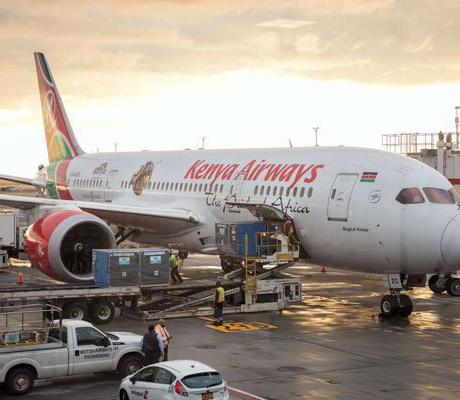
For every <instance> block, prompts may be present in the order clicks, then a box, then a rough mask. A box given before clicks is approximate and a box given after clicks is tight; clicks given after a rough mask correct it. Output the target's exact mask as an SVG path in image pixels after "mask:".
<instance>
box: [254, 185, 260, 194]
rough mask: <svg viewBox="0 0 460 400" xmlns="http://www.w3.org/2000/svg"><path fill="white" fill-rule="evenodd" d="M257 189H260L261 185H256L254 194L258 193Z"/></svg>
mask: <svg viewBox="0 0 460 400" xmlns="http://www.w3.org/2000/svg"><path fill="white" fill-rule="evenodd" d="M257 189H259V186H257V185H256V187H255V188H254V194H257Z"/></svg>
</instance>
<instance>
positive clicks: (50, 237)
mask: <svg viewBox="0 0 460 400" xmlns="http://www.w3.org/2000/svg"><path fill="white" fill-rule="evenodd" d="M115 247H116V242H115V237H114V235H113V232H112V230H111V229H110V228H109V226H108V225H107V224H106V223H105V222H104V221H103V220H101V219H100V218H98V217H96V216H94V215H92V214H88V213H86V212H83V211H81V210H79V209H76V210H60V211H52V212H49V213H47V214H45V215H43V216H42V217H40V218H39V219H38V220H37V221H35V223H34V224H33V225H31V226H30V227H29V229H28V230H27V232H26V234H25V236H24V249H25V251H26V253H27V255H28V258H29V260H30V262H31V263H32V266H33V267H35V268H37V269H39V270H40V271H41V272H43V273H44V274H46V275H48V276H50V277H52V278H54V279H58V280H61V281H63V282H90V281H91V280H92V279H93V274H92V251H93V249H112V248H115Z"/></svg>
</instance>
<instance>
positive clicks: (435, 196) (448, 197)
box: [423, 187, 455, 204]
mask: <svg viewBox="0 0 460 400" xmlns="http://www.w3.org/2000/svg"><path fill="white" fill-rule="evenodd" d="M423 191H424V192H425V194H426V197H427V198H428V201H429V202H430V203H437V204H455V200H454V198H453V197H452V194H451V193H450V192H448V191H447V190H444V189H438V188H426V187H425V188H423Z"/></svg>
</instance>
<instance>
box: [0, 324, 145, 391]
mask: <svg viewBox="0 0 460 400" xmlns="http://www.w3.org/2000/svg"><path fill="white" fill-rule="evenodd" d="M141 347H142V336H141V335H136V334H133V333H127V332H110V333H108V332H107V333H106V332H103V331H101V330H99V329H97V328H96V327H95V326H93V325H92V324H90V323H89V322H86V321H77V320H63V321H62V326H56V327H52V328H51V329H50V331H49V336H48V340H47V343H42V344H21V345H13V346H5V347H4V348H0V383H4V384H5V385H6V388H7V390H8V391H9V392H10V393H11V394H25V393H27V392H29V391H30V390H31V389H32V387H33V384H34V381H35V379H43V378H56V377H60V376H70V375H79V374H88V373H95V372H107V371H117V372H119V373H120V374H121V375H122V376H123V377H124V376H126V375H130V374H132V373H134V372H136V371H137V370H138V369H139V368H141V367H142V365H143V354H142V352H141Z"/></svg>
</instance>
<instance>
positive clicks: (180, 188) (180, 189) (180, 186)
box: [179, 183, 182, 192]
mask: <svg viewBox="0 0 460 400" xmlns="http://www.w3.org/2000/svg"><path fill="white" fill-rule="evenodd" d="M179 191H181V192H182V183H181V184H180V185H179Z"/></svg>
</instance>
